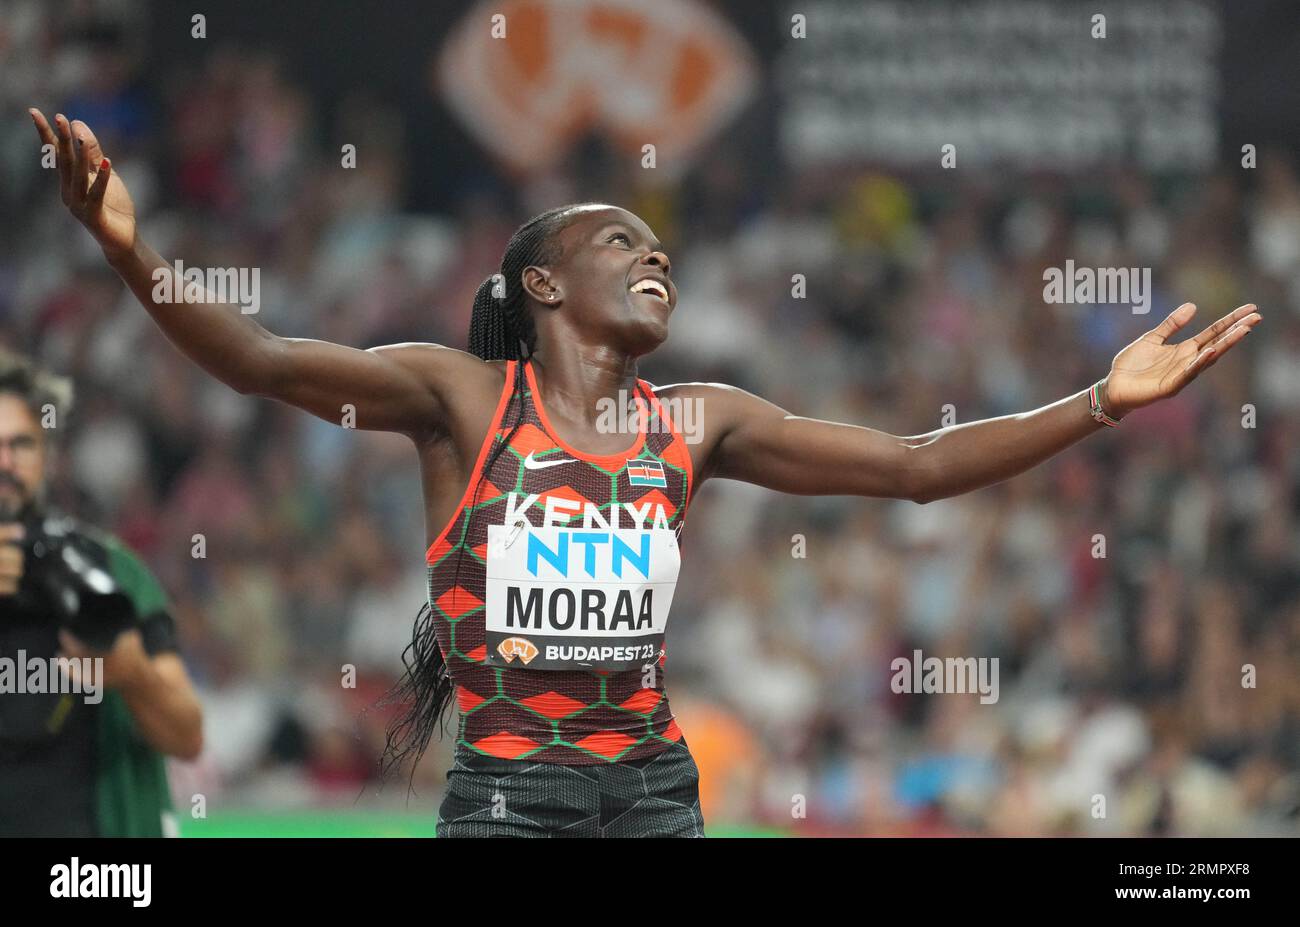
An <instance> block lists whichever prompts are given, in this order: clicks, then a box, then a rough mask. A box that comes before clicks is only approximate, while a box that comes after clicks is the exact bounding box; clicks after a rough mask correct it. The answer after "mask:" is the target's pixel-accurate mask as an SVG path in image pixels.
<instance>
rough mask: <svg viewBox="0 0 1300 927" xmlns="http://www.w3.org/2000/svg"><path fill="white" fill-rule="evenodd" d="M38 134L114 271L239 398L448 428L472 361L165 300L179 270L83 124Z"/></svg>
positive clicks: (358, 421)
mask: <svg viewBox="0 0 1300 927" xmlns="http://www.w3.org/2000/svg"><path fill="white" fill-rule="evenodd" d="M29 113H30V115H31V117H32V122H33V123H34V124H35V125H36V131H37V134H38V135H40V138H41V141H42V142H43V143H45V144H50V145H53V146H54V149H55V152H56V155H57V163H58V170H59V181H60V186H61V190H62V195H63V203H64V205H66V206H67V207H68V210H69V211H70V212H71V213H72V214H73V215H74V216H75V217H76V218H77V220H78V221H80V222H81V224H82V225H84V226H85V227H86V229H87V230H88V231H89V232H90V233H91V235H93V236H94V237H95V240H96V241H97V242H98V243H99V245H100V248H101V249H102V250H103V252H104V257H105V259H106V260H107V261H108V263H109V265H110V266H112V267H113V269H114V270H116V271H117V273H118V275H119V276H120V277H121V278H122V280H123V281H124V282H125V283H126V285H127V286H128V287H130V289H131V291H132V292H133V293H134V294H135V296H136V298H137V299H138V300H139V301H140V304H141V305H143V306H144V307H145V309H147V310H148V311H149V314H150V315H151V316H153V319H154V321H155V322H157V323H158V327H159V328H161V329H162V330H163V333H164V334H166V336H167V337H168V338H169V339H170V340H171V341H172V343H173V344H175V345H176V346H177V348H179V349H180V350H181V351H182V352H183V353H184V354H185V355H187V356H188V357H189V358H190V359H191V360H193V361H194V362H195V363H197V364H198V365H199V366H201V367H202V368H203V369H204V370H206V371H208V373H210V374H212V375H213V376H214V377H216V378H217V379H219V380H221V381H222V382H223V383H225V384H227V385H228V386H230V387H232V388H233V389H236V390H238V391H239V392H241V393H248V394H254V395H259V396H266V397H268V398H271V399H278V400H280V401H282V402H287V403H289V404H291V405H294V406H297V407H299V408H301V409H305V410H306V411H308V412H311V413H312V414H313V415H317V416H319V417H320V418H323V419H325V420H326V421H331V422H334V423H336V424H339V423H341V422H342V421H343V419H344V413H345V409H344V407H345V406H351V408H352V409H353V410H355V416H354V417H352V418H351V419H350V423H351V424H353V425H355V427H357V428H362V429H368V430H377V431H398V432H403V433H405V434H411V435H418V434H423V433H427V432H429V431H431V430H434V429H437V428H438V427H440V426H441V425H442V424H443V421H444V418H445V410H444V406H443V402H442V399H441V397H442V396H445V395H447V394H448V393H447V392H446V390H449V389H451V387H452V385H453V384H455V383H456V382H457V379H458V378H460V377H463V376H465V375H466V373H467V371H468V368H469V367H470V366H480V367H481V366H482V363H483V362H482V361H480V360H479V359H478V358H475V357H473V356H472V355H469V354H465V353H464V352H461V351H456V350H454V349H451V348H444V347H440V346H438V345H431V344H400V345H389V346H386V347H381V348H371V349H370V350H360V349H357V348H350V347H346V346H344V345H338V344H331V343H330V342H326V341H315V340H312V339H307V338H282V337H279V336H277V335H274V334H272V333H271V332H268V331H267V330H266V329H265V328H263V327H262V326H261V325H259V324H257V322H255V321H254V320H253V319H252V317H251V316H250V315H247V314H244V313H242V312H241V311H240V309H239V307H238V306H237V305H232V304H227V303H221V302H218V301H216V300H215V299H210V295H211V294H209V293H207V292H206V291H205V293H204V296H205V300H204V301H201V302H180V301H176V302H157V301H155V299H154V291H155V288H156V287H157V284H158V282H159V276H158V275H159V274H164V275H166V274H170V275H172V276H173V280H172V281H171V282H172V284H173V285H172V287H171V292H172V293H177V294H179V293H182V292H185V281H183V280H181V279H179V278H178V277H177V276H176V275H175V271H174V269H173V267H172V265H170V264H168V263H167V262H166V261H165V260H164V259H163V258H162V257H160V256H159V254H158V253H157V252H156V251H154V249H153V248H151V247H149V245H147V244H146V243H145V242H144V241H142V240H141V239H140V238H139V236H138V235H137V230H136V222H135V213H134V207H133V206H132V203H131V197H130V195H129V194H128V193H127V190H126V185H125V184H123V183H122V180H121V178H119V177H118V176H117V174H116V173H114V172H113V170H112V165H111V164H110V163H109V161H108V159H107V158H105V157H104V154H103V151H102V150H101V148H100V145H99V141H98V140H97V139H96V138H95V135H94V133H93V132H91V131H90V129H89V127H88V126H86V124H85V123H83V122H81V121H80V120H77V121H76V122H73V123H69V122H68V120H67V119H65V118H63V117H62V116H61V115H59V116H56V117H55V124H56V126H57V128H58V132H57V134H56V133H55V131H54V129H52V128H51V127H50V125H49V123H48V122H46V120H45V117H44V116H43V115H42V114H41V113H40V111H39V110H35V109H32V110H29Z"/></svg>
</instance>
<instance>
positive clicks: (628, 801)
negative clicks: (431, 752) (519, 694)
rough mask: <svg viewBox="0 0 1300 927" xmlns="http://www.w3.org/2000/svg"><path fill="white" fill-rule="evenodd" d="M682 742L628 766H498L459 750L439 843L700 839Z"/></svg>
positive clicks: (696, 797) (694, 775) (692, 774)
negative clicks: (461, 839)
mask: <svg viewBox="0 0 1300 927" xmlns="http://www.w3.org/2000/svg"><path fill="white" fill-rule="evenodd" d="M699 783H700V773H699V769H698V768H697V767H696V765H695V760H694V759H693V758H692V757H691V751H690V749H689V748H688V747H687V746H686V741H685V740H681V741H678V742H677V743H675V744H672V745H671V746H669V747H668V749H666V750H664V751H663V752H662V753H658V754H655V755H654V756H652V757H647V758H645V759H641V760H632V761H629V762H626V763H607V764H603V765H600V766H565V765H561V764H559V763H535V762H531V761H529V760H501V759H497V758H495V757H490V756H483V755H482V754H479V753H475V752H474V751H472V750H470V749H468V748H465V747H457V748H456V753H455V757H454V761H453V765H452V768H451V770H450V771H448V773H447V792H446V794H445V795H444V796H443V800H442V806H441V807H440V808H439V809H438V825H437V831H436V833H437V835H438V836H439V837H703V836H704V818H703V816H702V815H701V814H700V790H699Z"/></svg>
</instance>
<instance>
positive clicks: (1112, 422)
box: [1088, 380, 1119, 428]
mask: <svg viewBox="0 0 1300 927" xmlns="http://www.w3.org/2000/svg"><path fill="white" fill-rule="evenodd" d="M1099 386H1101V381H1100V380H1098V381H1097V382H1096V383H1094V384H1092V386H1090V387H1088V408H1089V409H1090V410H1091V411H1092V417H1093V418H1095V419H1096V420H1097V421H1099V422H1101V423H1102V424H1103V425H1109V426H1110V427H1111V428H1115V427H1117V426H1118V425H1119V422H1118V421H1117V420H1116V419H1113V418H1111V417H1110V416H1109V415H1107V414H1106V411H1105V410H1104V409H1102V407H1101V390H1099V389H1098V387H1099Z"/></svg>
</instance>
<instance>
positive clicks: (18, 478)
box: [0, 393, 45, 521]
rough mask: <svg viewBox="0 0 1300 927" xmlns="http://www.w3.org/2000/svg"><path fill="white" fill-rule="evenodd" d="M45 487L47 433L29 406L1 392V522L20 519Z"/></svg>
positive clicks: (11, 395)
mask: <svg viewBox="0 0 1300 927" xmlns="http://www.w3.org/2000/svg"><path fill="white" fill-rule="evenodd" d="M44 488H45V430H44V429H43V428H41V425H40V422H38V421H37V420H36V418H35V416H33V415H32V410H31V409H29V408H27V403H25V402H23V400H22V399H20V398H19V397H17V396H15V395H13V394H11V393H0V521H9V520H12V519H15V518H18V517H19V516H20V515H21V514H22V512H23V510H24V509H26V508H27V507H28V506H29V505H31V504H32V503H34V502H35V501H37V500H38V499H39V498H40V496H41V494H42V492H43V490H44Z"/></svg>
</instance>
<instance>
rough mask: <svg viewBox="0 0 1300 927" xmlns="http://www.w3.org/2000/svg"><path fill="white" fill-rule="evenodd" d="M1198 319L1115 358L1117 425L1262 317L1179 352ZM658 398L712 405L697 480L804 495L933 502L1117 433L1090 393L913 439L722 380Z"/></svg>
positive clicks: (1216, 331) (1161, 330) (1182, 315)
mask: <svg viewBox="0 0 1300 927" xmlns="http://www.w3.org/2000/svg"><path fill="white" fill-rule="evenodd" d="M1195 312H1196V307H1195V306H1193V305H1192V304H1191V303H1184V304H1183V305H1182V306H1179V307H1178V308H1177V309H1175V310H1174V311H1173V312H1172V313H1170V314H1169V316H1168V317H1167V318H1166V319H1165V320H1164V321H1163V322H1161V323H1160V325H1159V326H1158V327H1156V328H1154V329H1152V330H1151V331H1149V332H1147V333H1146V334H1144V335H1143V336H1142V337H1141V338H1139V339H1137V340H1136V341H1134V342H1133V343H1132V344H1130V345H1129V346H1128V347H1126V348H1125V349H1124V350H1123V351H1121V352H1120V353H1119V354H1117V355H1115V360H1114V361H1113V362H1112V364H1111V371H1110V374H1109V375H1108V376H1107V377H1106V379H1105V381H1104V384H1103V396H1102V406H1103V408H1104V409H1105V410H1106V411H1107V412H1108V414H1110V415H1111V417H1112V418H1117V419H1118V418H1122V417H1123V416H1125V415H1127V414H1128V413H1129V412H1131V411H1133V410H1134V409H1138V408H1141V407H1142V406H1145V405H1149V404H1150V403H1152V402H1155V401H1156V400H1159V399H1163V398H1167V397H1169V396H1173V395H1175V394H1176V393H1178V392H1179V391H1180V390H1181V389H1182V388H1183V387H1184V386H1186V385H1187V384H1188V383H1190V382H1191V381H1192V380H1193V379H1195V377H1196V376H1197V375H1198V374H1200V373H1201V372H1202V371H1204V370H1206V369H1208V368H1209V367H1211V366H1213V365H1214V363H1215V362H1216V361H1217V360H1218V359H1219V358H1220V357H1222V356H1223V354H1224V353H1226V352H1227V351H1228V350H1229V349H1230V348H1231V347H1232V346H1233V345H1235V344H1236V343H1237V342H1239V341H1240V340H1241V339H1242V338H1244V337H1246V335H1247V334H1248V333H1249V332H1250V330H1251V329H1252V328H1253V327H1254V326H1255V325H1256V324H1257V323H1258V322H1259V321H1260V319H1261V316H1260V314H1259V313H1258V312H1256V311H1255V307H1254V306H1253V305H1245V306H1242V307H1240V308H1238V309H1236V310H1235V311H1233V312H1230V313H1229V314H1228V315H1226V316H1224V317H1223V318H1221V319H1219V321H1217V322H1215V323H1214V324H1213V325H1210V326H1208V327H1207V328H1205V329H1204V330H1203V331H1201V332H1200V333H1199V334H1197V335H1196V336H1195V337H1193V338H1188V339H1187V340H1185V341H1182V342H1180V343H1178V344H1167V343H1166V341H1167V339H1168V338H1169V337H1170V336H1171V335H1173V334H1174V333H1175V332H1177V331H1178V330H1179V329H1180V328H1182V327H1183V326H1184V325H1186V324H1187V322H1188V321H1190V320H1191V318H1192V315H1193V314H1194V313H1195ZM658 394H659V396H660V398H661V399H672V398H679V397H680V399H681V400H684V401H696V402H699V403H700V408H701V412H702V421H703V422H704V439H703V441H702V442H701V445H700V447H699V449H698V450H696V451H695V452H694V453H695V454H697V455H698V456H697V470H698V476H697V482H702V481H703V480H704V479H706V478H708V477H710V476H716V477H721V478H723V479H733V480H742V481H744V482H747V483H756V484H758V485H759V486H765V487H767V488H769V489H775V490H779V491H781V492H788V493H796V494H801V495H826V496H837V495H857V496H879V497H887V498H898V499H911V500H913V501H915V502H921V503H925V502H931V501H933V500H935V499H944V498H947V497H949V496H955V495H959V494H961V493H964V492H970V491H971V490H973V489H979V488H981V487H984V486H989V485H991V484H993V483H997V482H1000V481H1002V480H1005V479H1007V478H1008V477H1012V476H1015V475H1016V474H1018V473H1023V472H1024V471H1026V470H1028V469H1030V468H1031V467H1034V466H1036V465H1037V464H1039V463H1042V462H1043V461H1044V460H1047V459H1048V458H1049V457H1051V456H1053V455H1054V454H1057V453H1059V452H1060V451H1062V450H1064V449H1065V448H1067V447H1069V446H1070V445H1071V444H1074V443H1075V442H1076V441H1078V440H1080V439H1081V438H1084V437H1086V436H1087V435H1090V434H1092V433H1093V432H1095V431H1097V430H1099V429H1101V428H1104V427H1105V426H1104V425H1101V424H1099V423H1098V422H1097V421H1095V420H1094V419H1093V418H1092V415H1091V414H1090V412H1089V408H1088V402H1087V399H1086V395H1087V390H1086V389H1085V390H1081V391H1080V392H1078V393H1075V394H1074V395H1073V396H1067V397H1066V398H1064V399H1061V400H1059V401H1057V402H1054V403H1052V404H1051V405H1047V406H1043V407H1041V408H1038V409H1034V410H1033V411H1030V412H1021V413H1018V414H1015V415H1003V416H999V417H998V418H990V419H984V420H982V421H977V422H969V423H966V424H962V425H952V426H950V427H948V428H941V429H938V430H937V431H931V432H927V433H926V434H923V435H914V436H909V437H900V436H898V435H891V434H886V433H885V432H882V431H876V430H874V429H871V428H863V427H859V426H856V425H842V424H837V423H835V422H826V421H820V420H817V419H810V418H802V417H799V416H795V415H791V414H790V413H788V412H786V411H785V410H784V409H782V408H780V407H779V406H776V405H773V404H772V403H770V402H767V401H766V400H763V399H760V398H759V397H757V396H755V395H753V394H752V393H747V392H745V391H744V390H741V389H736V388H735V387H729V386H723V385H721V384H716V383H683V384H677V385H675V386H669V387H664V388H663V389H662V390H659V391H658ZM670 408H671V404H670ZM700 462H702V465H701V463H700Z"/></svg>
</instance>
